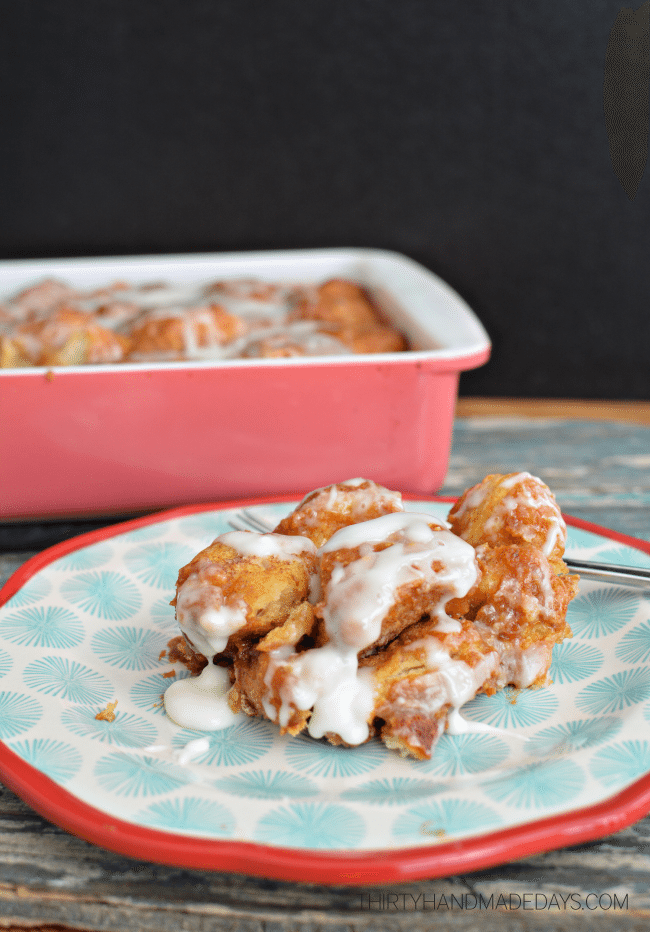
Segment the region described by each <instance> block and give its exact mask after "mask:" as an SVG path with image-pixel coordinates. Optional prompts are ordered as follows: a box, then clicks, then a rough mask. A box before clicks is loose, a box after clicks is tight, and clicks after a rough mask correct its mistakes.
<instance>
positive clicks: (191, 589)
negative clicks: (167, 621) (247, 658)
mask: <svg viewBox="0 0 650 932" xmlns="http://www.w3.org/2000/svg"><path fill="white" fill-rule="evenodd" d="M212 566H213V564H212V563H210V562H209V561H208V560H206V561H205V563H204V564H203V565H199V566H198V567H197V569H196V570H195V571H194V572H193V573H190V575H189V576H188V577H187V579H186V580H185V582H184V583H183V585H182V586H179V589H178V593H177V596H176V619H177V621H178V624H179V626H180V628H181V631H182V632H183V634H184V635H185V636H186V637H187V638H188V640H189V641H190V642H191V643H192V644H193V645H194V647H195V648H196V650H198V651H200V652H201V653H202V654H204V655H205V656H206V657H208V658H211V657H214V655H215V654H218V653H220V652H221V651H222V650H224V649H225V647H226V644H227V643H228V638H229V637H230V635H231V634H234V632H235V631H237V630H238V629H239V628H241V627H242V626H243V625H244V624H246V613H247V606H246V603H245V602H244V601H243V599H239V600H237V601H236V602H235V603H234V604H227V603H226V602H225V600H224V596H223V592H222V591H221V589H220V588H219V587H218V586H216V585H215V584H214V582H213V581H212V580H211V576H210V573H211V568H212Z"/></svg>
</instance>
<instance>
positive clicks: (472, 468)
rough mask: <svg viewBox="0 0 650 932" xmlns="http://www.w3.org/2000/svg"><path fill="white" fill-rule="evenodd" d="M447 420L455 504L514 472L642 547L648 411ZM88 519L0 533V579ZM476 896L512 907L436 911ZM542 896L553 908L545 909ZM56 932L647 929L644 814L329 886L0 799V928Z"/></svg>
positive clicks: (648, 839)
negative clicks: (77, 832) (127, 841)
mask: <svg viewBox="0 0 650 932" xmlns="http://www.w3.org/2000/svg"><path fill="white" fill-rule="evenodd" d="M458 413H459V418H458V419H457V422H456V429H455V436H454V444H453V450H452V455H451V460H450V467H449V474H448V477H447V480H446V482H445V486H444V488H443V489H442V490H441V492H442V494H445V495H456V494H458V493H460V492H461V491H462V490H463V489H464V488H466V487H467V486H469V485H472V484H473V483H474V482H476V481H478V480H480V479H481V478H483V476H484V475H486V474H487V473H489V472H511V471H515V470H517V471H518V470H522V469H526V470H529V471H530V472H533V473H535V474H536V475H539V476H540V477H541V478H542V479H544V480H545V481H546V482H548V484H549V485H550V486H551V487H552V488H553V490H554V491H555V492H556V495H557V497H558V500H559V502H560V504H561V505H562V507H563V509H564V510H565V511H566V512H567V513H568V514H573V515H575V516H577V517H581V518H585V519H587V520H589V521H593V522H595V523H598V524H602V525H604V526H606V527H610V528H613V529H614V530H618V531H621V532H623V533H626V534H632V535H634V536H636V537H639V538H642V539H644V540H650V406H648V405H631V406H625V405H621V404H614V405H611V404H609V405H608V404H605V405H600V406H599V405H591V404H589V405H584V404H581V403H577V402H563V403H545V402H544V403H540V402H535V403H532V404H530V405H526V404H522V403H520V402H512V401H507V400H506V401H495V400H490V401H484V400H481V399H465V400H463V401H461V403H460V404H459V411H458ZM603 417H604V418H605V419H604V420H603V419H602V418H603ZM88 526H89V525H88V523H87V522H84V523H79V524H75V523H71V524H67V525H58V526H56V527H53V526H52V525H47V526H46V525H43V526H39V525H34V526H31V527H28V526H24V527H13V528H9V527H7V526H5V527H4V528H0V545H1V546H3V549H4V551H5V552H4V554H2V555H0V582H4V580H5V579H6V578H7V577H8V576H9V575H10V573H11V572H13V570H14V569H16V568H17V567H18V566H19V565H20V564H21V563H22V562H24V560H26V559H27V558H28V557H29V556H31V554H32V553H33V552H35V551H37V550H38V549H42V548H43V547H44V546H46V545H49V544H50V543H53V542H54V539H56V538H57V534H58V536H59V538H60V537H61V536H63V537H66V536H71V535H72V534H74V533H79V532H80V531H81V530H87V529H88ZM39 535H40V536H39ZM12 541H14V542H15V544H14V546H12ZM479 893H480V894H482V895H483V896H484V898H485V899H486V900H487V901H488V902H489V898H490V896H491V895H494V896H493V903H494V904H496V903H497V901H498V900H499V896H502V897H505V898H506V901H507V902H508V903H510V904H511V905H512V907H513V908H512V909H511V910H509V911H506V910H504V909H503V908H499V909H498V910H497V909H495V908H492V909H487V910H485V909H484V910H480V911H479V910H478V909H472V908H464V909H459V908H450V904H453V902H454V901H452V899H451V897H452V895H453V896H454V897H455V902H456V903H458V902H459V901H460V898H461V895H462V894H479ZM594 893H595V894H597V896H601V895H602V894H605V895H609V896H610V897H611V898H613V897H614V894H616V898H617V902H618V903H619V904H623V908H619V909H616V908H614V906H613V905H612V906H611V907H610V908H609V909H605V908H597V909H590V908H588V907H589V905H592V906H593V905H595V904H596V899H595V898H593V897H592V898H591V899H590V900H589V901H587V900H586V899H585V898H586V897H587V895H588V894H594ZM553 894H556V895H557V897H558V900H559V898H560V897H563V898H564V900H565V902H566V903H567V904H568V905H567V908H566V909H556V908H549V907H548V905H547V906H546V908H544V904H549V903H551V902H552V900H551V898H552V896H553ZM572 895H573V896H572ZM441 897H442V898H443V899H442V900H441ZM525 897H526V899H525ZM558 900H556V902H557V901H558ZM559 901H560V902H561V900H559ZM467 902H468V901H467V900H465V903H467ZM471 902H473V900H472V899H471V897H470V899H469V903H471ZM501 902H503V899H502V901H501ZM607 902H609V901H608V900H607V899H605V900H603V903H604V904H607ZM445 904H446V905H445ZM578 906H582V907H583V908H582V909H579V908H578ZM585 906H586V907H587V908H585ZM68 928H71V929H88V930H91V929H92V930H110V932H113V930H122V929H129V930H130V929H133V930H138V932H149V930H151V932H166V930H170V932H171V930H174V932H176V930H192V932H194V930H196V932H198V930H201V932H204V930H213V929H214V930H232V932H280V930H282V932H298V930H300V932H343V930H345V932H361V930H364V932H365V930H367V932H384V930H386V932H388V930H391V932H394V930H402V929H404V930H412V932H416V930H417V932H419V930H425V929H426V930H431V929H443V928H444V929H450V930H456V929H457V930H465V932H469V930H481V932H484V930H486V929H496V928H498V929H500V930H503V932H520V930H521V932H523V930H544V932H552V930H559V929H577V928H580V929H584V928H589V929H590V930H598V929H608V930H639V932H641V930H645V929H648V928H650V817H649V818H645V819H642V820H641V821H639V822H638V823H637V824H635V825H632V826H630V827H629V828H627V829H625V830H623V831H620V832H617V833H616V834H614V835H611V836H609V837H607V838H603V839H601V840H600V841H596V842H593V843H589V844H583V845H579V846H576V847H570V848H563V849H560V850H558V851H552V852H549V853H547V854H541V855H536V856H534V857H529V858H525V859H523V860H519V861H513V862H511V863H508V864H504V865H501V866H499V867H495V868H492V869H490V870H483V871H480V872H476V873H471V874H464V875H459V876H450V877H447V878H443V879H437V880H430V881H422V882H418V883H412V884H391V885H387V886H384V887H371V888H363V889H356V888H352V887H335V888H329V887H325V886H322V885H319V884H318V878H317V877H314V882H313V884H294V883H284V882H279V881H275V880H263V879H256V878H251V877H240V876H234V875H228V874H224V873H212V872H210V871H198V870H183V869H177V868H169V867H163V866H160V865H157V864H152V863H147V862H141V861H138V860H133V859H129V858H125V857H121V856H119V855H115V854H111V853H110V852H107V851H103V850H101V849H99V848H96V847H94V846H93V845H91V844H88V843H86V842H84V841H81V840H80V839H78V838H74V837H72V836H70V835H68V834H67V833H66V832H64V831H62V830H60V829H58V828H56V827H54V826H52V825H50V824H49V823H48V822H46V821H45V820H44V819H42V818H41V817H40V816H38V815H36V814H35V813H33V812H32V811H31V810H30V809H29V807H28V806H26V805H25V804H24V803H23V802H22V801H21V800H19V799H18V798H17V797H16V796H14V795H13V794H12V793H10V792H9V791H8V790H0V929H37V930H40V932H44V930H52V932H54V929H58V930H61V929H68Z"/></svg>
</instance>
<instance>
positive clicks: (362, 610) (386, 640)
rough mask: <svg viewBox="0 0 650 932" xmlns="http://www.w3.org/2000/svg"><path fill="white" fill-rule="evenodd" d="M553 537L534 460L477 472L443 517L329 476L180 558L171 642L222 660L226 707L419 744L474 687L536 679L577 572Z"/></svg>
mask: <svg viewBox="0 0 650 932" xmlns="http://www.w3.org/2000/svg"><path fill="white" fill-rule="evenodd" d="M565 540H566V525H565V523H564V520H563V518H562V515H561V513H560V510H559V508H558V506H557V503H556V502H555V499H554V497H553V495H552V493H551V492H550V490H549V489H548V487H547V486H546V485H544V483H543V482H541V481H540V480H539V479H536V478H534V477H533V476H531V475H530V474H528V473H516V474H511V475H507V476H502V475H494V476H488V477H487V478H486V479H484V480H483V482H481V483H480V484H479V485H477V486H475V487H474V488H472V489H469V490H468V491H467V492H465V494H464V495H463V496H462V497H461V498H460V499H459V501H458V502H457V503H456V504H455V505H454V506H453V508H452V509H451V511H450V513H449V527H446V526H444V525H443V524H440V523H439V522H437V521H435V520H433V519H432V517H431V515H427V514H416V513H412V512H406V511H404V507H403V504H402V500H401V496H400V494H399V493H398V492H393V491H390V490H388V489H384V488H383V487H381V486H378V485H376V484H375V483H374V482H371V481H369V480H364V479H355V480H350V481H348V482H342V483H338V484H335V485H331V486H328V487H327V488H324V489H318V490H316V491H314V492H312V493H310V494H309V495H307V496H306V497H305V498H304V499H303V500H302V502H300V504H299V505H298V506H297V507H296V508H295V510H294V511H293V512H292V513H291V514H290V515H288V516H287V517H286V518H284V519H283V520H282V521H281V522H280V524H279V525H278V526H277V527H276V528H275V530H274V531H273V532H271V533H268V534H255V533H253V532H248V531H244V532H232V533H228V534H223V535H221V536H220V537H218V538H217V539H216V540H215V541H214V542H213V543H212V544H211V545H210V546H209V547H207V548H206V549H205V550H203V551H202V552H201V553H200V554H198V555H197V556H196V557H195V558H194V559H193V560H192V561H191V563H189V564H188V565H187V566H185V567H183V568H182V569H181V571H180V573H179V577H178V584H177V594H176V598H175V600H174V603H173V604H175V605H176V615H177V619H178V622H179V625H180V628H181V631H182V634H183V637H184V642H183V643H182V644H180V645H177V647H178V648H179V651H180V652H179V653H178V654H177V656H179V657H180V659H184V662H186V663H187V665H188V666H189V667H190V669H191V670H192V671H193V672H197V671H198V670H200V669H201V667H202V666H204V665H205V664H206V663H208V662H210V663H212V662H214V663H217V664H219V665H221V666H224V667H226V668H227V669H228V671H229V676H230V690H229V693H228V702H229V705H230V708H231V710H232V711H233V712H245V713H246V714H248V715H259V716H263V717H265V718H267V719H269V720H270V721H272V722H274V723H276V724H277V725H278V726H279V728H280V729H281V730H282V732H286V733H289V734H291V735H297V734H299V733H300V732H302V731H307V732H308V733H309V734H310V735H311V736H312V737H313V738H326V739H327V740H328V741H330V742H332V743H333V744H345V745H351V746H352V745H358V744H361V743H362V742H364V741H366V740H368V739H369V738H370V737H372V736H375V735H376V736H378V737H379V738H380V739H381V740H382V741H384V743H385V744H386V745H387V746H388V747H389V748H394V749H396V750H397V751H398V752H399V753H401V754H403V755H409V756H413V757H416V758H420V759H423V758H428V757H430V756H431V754H432V752H433V749H434V747H435V744H436V741H437V740H438V738H439V737H440V735H441V734H442V733H443V732H444V731H445V729H446V728H449V729H451V730H454V729H456V728H458V727H459V723H461V722H462V718H461V716H460V712H459V710H460V709H461V707H462V706H463V705H464V704H465V703H466V702H467V701H468V700H469V699H472V698H473V697H474V696H475V695H476V694H477V693H480V692H485V693H488V694H492V693H494V692H495V691H496V690H498V689H502V688H503V687H505V686H507V685H512V686H515V687H517V688H520V689H524V688H527V687H538V686H544V685H546V684H547V682H548V670H549V666H550V663H551V656H552V650H553V646H554V644H557V643H559V642H561V641H562V640H564V639H565V638H567V637H571V631H570V629H569V627H568V625H567V623H566V612H567V607H568V604H569V602H570V600H571V599H572V598H573V596H574V595H575V593H576V591H577V585H578V577H577V576H571V575H569V574H568V571H567V567H566V565H565V564H564V562H563V560H562V556H563V553H564V544H565Z"/></svg>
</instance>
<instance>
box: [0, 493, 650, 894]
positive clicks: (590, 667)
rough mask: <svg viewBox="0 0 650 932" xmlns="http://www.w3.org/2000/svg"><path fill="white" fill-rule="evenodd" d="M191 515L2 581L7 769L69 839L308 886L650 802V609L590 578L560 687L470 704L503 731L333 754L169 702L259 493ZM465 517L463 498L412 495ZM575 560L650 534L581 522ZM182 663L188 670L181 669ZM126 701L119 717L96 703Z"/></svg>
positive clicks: (500, 848)
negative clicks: (402, 750) (183, 591)
mask: <svg viewBox="0 0 650 932" xmlns="http://www.w3.org/2000/svg"><path fill="white" fill-rule="evenodd" d="M294 505H295V502H293V501H288V500H273V501H271V500H256V501H255V502H237V503H231V504H228V505H217V506H215V505H209V506H196V507H188V508H180V509H176V510H174V511H168V512H164V513H162V514H159V515H154V516H149V517H147V518H142V519H139V520H136V521H131V522H127V523H126V524H121V525H118V526H113V527H110V528H106V529H102V530H100V531H94V532H92V533H90V534H85V535H83V536H82V537H77V538H75V539H73V540H69V541H66V542H64V543H63V544H59V545H57V546H55V547H52V548H50V549H49V550H47V551H45V552H44V553H42V554H39V555H38V556H37V557H34V558H33V559H32V560H30V561H29V562H28V563H26V564H25V565H24V566H23V567H21V569H20V570H19V571H18V572H17V573H16V574H15V575H14V576H13V577H12V578H11V579H10V580H9V582H8V583H7V584H6V586H5V587H4V589H3V590H2V593H0V605H2V607H1V608H0V739H1V743H0V777H1V778H2V780H3V781H4V782H5V783H6V784H7V785H8V786H9V787H10V788H11V789H13V790H14V791H15V792H16V793H18V794H19V795H20V796H21V797H22V798H23V799H25V801H26V802H28V803H29V804H30V805H32V806H33V808H34V809H36V810H37V811H39V812H40V813H42V814H43V815H44V816H45V817H47V818H48V819H50V820H51V821H53V822H55V823H57V824H58V825H61V826H62V827H64V828H66V829H68V830H69V831H71V832H73V833H75V834H77V835H79V836H81V837H83V838H86V839H88V840H89V841H92V842H94V843H96V844H99V845H102V846H104V847H106V848H109V849H112V850H115V851H119V852H121V853H123V854H127V855H130V856H135V857H142V858H147V859H149V860H153V861H158V862H162V863H168V864H178V865H183V866H186V867H194V868H211V869H216V870H226V871H236V872H241V873H248V874H256V875H263V876H268V877H275V878H281V879H287V880H311V881H313V880H314V879H315V878H317V879H318V881H319V882H324V883H347V884H358V883H380V882H387V881H391V880H392V881H395V880H414V879H418V878H419V879H421V878H425V877H435V876H441V875H448V874H452V873H454V872H457V871H459V870H463V871H467V870H476V869H478V868H481V867H485V866H488V865H490V864H495V863H499V862H504V861H509V860H511V859H513V858H516V857H522V856H524V855H527V854H531V853H534V852H538V851H543V850H548V849H550V848H554V847H560V846H563V845H566V844H576V843H578V842H580V841H585V840H588V839H593V838H597V837H599V836H602V835H605V834H608V833H609V832H612V831H615V830H617V829H619V828H621V827H622V826H624V825H626V824H629V823H631V822H633V821H635V820H636V819H637V818H639V817H641V816H643V815H645V813H646V812H647V811H648V810H650V739H647V738H645V737H644V735H646V734H648V726H649V724H650V664H649V663H648V661H649V660H650V601H648V597H647V596H646V595H644V594H643V593H639V591H638V590H633V589H631V588H630V589H627V588H624V587H620V586H614V585H611V584H597V583H593V582H591V583H588V582H582V583H581V585H580V592H579V594H578V596H577V597H576V599H575V600H574V601H573V603H572V604H571V607H570V611H569V622H570V624H571V627H572V629H573V632H574V637H573V639H571V640H569V641H566V642H565V643H563V644H562V645H560V646H558V647H556V648H555V652H554V660H553V665H552V667H551V675H552V677H553V680H554V683H553V685H552V686H551V687H548V688H546V689H543V690H523V691H519V690H512V689H506V690H504V691H502V692H501V693H498V694H496V695H495V696H492V697H486V696H479V697H478V698H476V699H474V700H472V701H471V702H470V703H468V704H467V705H466V706H465V707H464V714H465V716H466V717H467V718H468V719H471V720H474V721H479V722H484V723H486V724H487V725H489V726H492V727H491V728H490V729H489V730H487V731H486V732H484V733H476V732H474V733H469V734H463V735H459V736H451V735H447V734H446V735H444V736H443V738H442V739H441V740H440V742H439V744H438V746H437V748H436V750H435V752H434V756H433V759H432V760H431V761H426V762H418V761H414V760H404V759H402V758H400V757H398V756H397V755H396V754H395V753H394V752H390V751H388V750H387V749H386V748H385V747H384V746H383V745H382V744H380V743H379V742H376V741H372V742H369V743H367V744H365V745H362V746H360V747H358V748H353V749H349V748H340V747H332V746H331V745H329V744H327V743H322V742H318V741H314V740H312V739H311V738H302V737H299V738H290V737H286V736H285V737H282V736H280V734H279V733H278V730H277V729H276V728H275V726H273V725H271V724H270V723H269V722H265V721H262V720H259V719H250V718H247V717H245V716H242V719H241V721H240V722H238V723H236V724H234V725H232V726H230V727H229V728H226V729H224V730H222V731H217V732H213V733H210V734H205V733H198V732H191V731H188V730H184V729H181V728H179V727H177V726H175V725H174V724H172V723H171V722H170V721H169V720H168V719H167V718H166V716H165V713H164V708H163V705H162V701H161V694H162V693H163V691H164V689H165V688H166V686H167V685H168V684H169V683H170V681H171V679H172V677H173V676H177V677H178V676H185V675H187V673H186V671H185V670H184V668H182V667H180V666H176V668H175V669H174V668H173V667H172V666H171V665H170V664H169V662H167V661H166V660H165V659H164V657H163V659H161V657H162V655H163V654H164V651H165V648H166V645H167V642H168V641H169V639H170V638H171V637H173V636H175V634H177V633H178V632H177V628H176V625H175V621H174V611H173V609H172V608H171V607H170V605H169V601H170V599H171V598H172V596H173V592H174V584H175V580H176V575H177V572H178V569H179V567H180V566H182V565H183V564H184V563H186V562H187V561H188V560H189V559H190V558H191V557H192V556H193V555H194V554H195V553H196V552H197V551H198V550H200V549H202V548H203V547H204V546H206V545H207V544H208V543H209V542H210V541H211V540H212V539H213V538H214V537H216V536H217V535H218V534H221V533H223V532H224V531H226V530H229V524H228V520H229V518H230V517H231V516H232V515H233V513H234V512H236V511H237V510H238V509H239V508H241V507H244V506H246V507H254V508H256V509H257V510H258V511H259V513H260V514H261V515H262V516H264V517H267V518H270V519H271V521H272V522H273V523H275V522H277V521H278V520H279V519H280V518H281V517H282V516H283V515H285V514H286V513H287V512H288V511H289V510H290V509H291V508H292V507H293V506H294ZM406 507H407V509H408V510H409V511H421V512H426V513H430V514H431V515H433V516H434V517H436V518H444V517H445V516H446V514H447V511H448V510H449V503H448V502H443V501H441V500H439V499H438V500H428V501H422V500H409V501H407V502H406ZM569 524H570V527H569V544H568V552H569V553H570V554H571V555H572V556H574V557H582V558H584V559H589V558H597V559H600V560H607V561H610V562H616V563H620V564H632V565H637V566H646V567H650V544H647V543H643V542H640V541H635V540H633V539H632V538H627V537H623V536H622V535H620V534H616V533H615V532H612V531H606V530H603V529H602V528H597V527H595V526H593V525H588V524H586V523H585V522H582V521H578V520H575V519H569ZM172 671H173V672H172ZM115 701H117V706H115V717H114V720H113V721H107V720H98V719H97V718H96V715H97V713H98V712H100V711H101V710H102V709H103V708H105V707H106V706H107V704H108V703H111V702H115Z"/></svg>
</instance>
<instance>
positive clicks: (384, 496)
mask: <svg viewBox="0 0 650 932" xmlns="http://www.w3.org/2000/svg"><path fill="white" fill-rule="evenodd" d="M366 483H367V485H366V488H363V489H362V488H361V486H362V485H364V484H366ZM337 503H338V504H340V505H341V507H342V509H343V508H344V509H346V510H347V511H346V513H347V514H348V515H349V517H350V520H351V521H360V522H361V521H365V520H366V516H367V514H368V512H369V511H370V509H371V508H374V507H377V508H390V509H392V510H393V511H404V505H403V504H402V496H401V494H400V493H399V492H393V491H391V490H390V489H386V488H384V486H383V485H378V484H377V483H376V482H373V481H372V480H370V479H363V478H359V477H357V478H355V479H346V480H345V481H344V482H338V483H336V484H334V485H327V486H323V488H320V489H315V490H314V491H313V492H309V494H308V495H305V497H304V498H303V499H302V501H301V502H300V503H299V504H298V507H297V508H296V511H299V512H300V513H301V514H302V515H303V521H305V523H306V524H309V523H311V524H317V523H318V521H319V520H320V516H321V514H322V512H323V511H334V510H336V507H337Z"/></svg>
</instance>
